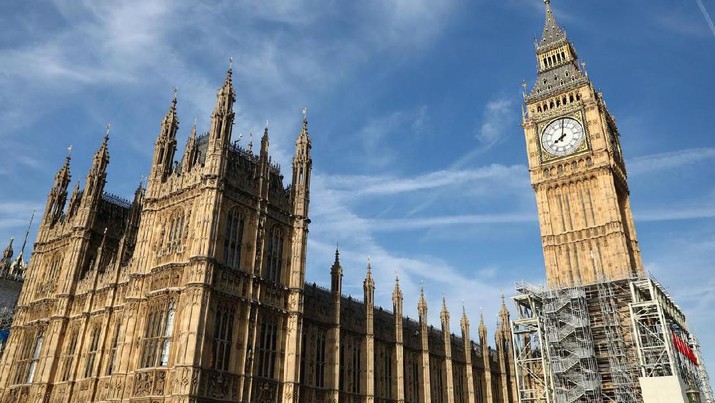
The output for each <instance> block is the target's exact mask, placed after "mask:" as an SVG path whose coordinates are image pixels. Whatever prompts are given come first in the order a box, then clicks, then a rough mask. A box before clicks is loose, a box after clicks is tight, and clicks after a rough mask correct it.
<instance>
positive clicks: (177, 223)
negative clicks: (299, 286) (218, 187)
mask: <svg viewBox="0 0 715 403" xmlns="http://www.w3.org/2000/svg"><path fill="white" fill-rule="evenodd" d="M168 225H169V233H168V238H167V246H168V247H169V249H170V250H174V249H177V248H178V247H179V246H180V245H181V243H182V241H183V237H184V236H185V234H184V216H183V214H181V213H178V214H174V215H173V216H172V218H171V219H170V220H169V224H168ZM245 226H246V220H245V218H244V217H243V216H242V215H241V213H240V212H239V211H238V209H233V210H231V211H230V212H229V213H228V216H227V219H226V226H225V229H224V234H223V263H224V264H225V265H226V266H228V267H230V268H232V269H236V270H238V269H240V268H241V259H242V257H243V246H244V240H243V236H244V232H245ZM265 242H266V245H265V246H266V248H265V258H264V262H263V277H264V278H266V279H268V280H270V281H273V282H275V283H279V282H280V280H281V275H282V268H283V251H284V246H285V244H284V242H285V237H284V235H283V232H282V231H281V230H280V229H279V228H278V227H275V228H274V229H273V230H272V231H270V233H269V234H268V236H267V237H266V241H265Z"/></svg>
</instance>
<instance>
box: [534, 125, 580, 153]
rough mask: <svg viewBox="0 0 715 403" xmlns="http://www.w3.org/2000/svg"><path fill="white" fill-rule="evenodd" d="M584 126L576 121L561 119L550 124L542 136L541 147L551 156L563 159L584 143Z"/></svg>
mask: <svg viewBox="0 0 715 403" xmlns="http://www.w3.org/2000/svg"><path fill="white" fill-rule="evenodd" d="M584 139H585V134H584V131H583V126H581V123H579V122H578V120H576V119H572V118H561V119H556V120H554V121H553V122H551V123H549V125H548V126H546V129H544V132H543V133H542V134H541V146H542V147H543V148H544V150H546V152H548V153H549V154H551V155H554V156H557V157H563V156H566V155H569V154H571V153H573V152H574V151H576V149H577V148H578V147H579V146H580V145H581V144H582V143H583V141H584Z"/></svg>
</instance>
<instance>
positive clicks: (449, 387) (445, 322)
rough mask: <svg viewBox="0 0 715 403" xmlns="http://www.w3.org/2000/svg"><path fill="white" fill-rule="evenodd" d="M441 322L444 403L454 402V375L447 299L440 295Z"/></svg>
mask: <svg viewBox="0 0 715 403" xmlns="http://www.w3.org/2000/svg"><path fill="white" fill-rule="evenodd" d="M439 318H440V322H442V338H443V339H442V340H443V341H444V367H445V371H444V373H445V378H447V379H446V381H447V382H445V391H444V394H446V395H447V399H445V402H446V403H454V375H453V370H452V333H451V332H450V331H449V311H448V310H447V300H446V299H445V297H444V295H443V296H442V311H441V312H440V313H439Z"/></svg>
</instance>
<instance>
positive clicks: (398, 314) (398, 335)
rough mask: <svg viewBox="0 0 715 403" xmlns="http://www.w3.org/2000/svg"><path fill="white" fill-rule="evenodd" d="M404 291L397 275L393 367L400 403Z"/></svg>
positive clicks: (402, 392) (402, 393) (394, 291)
mask: <svg viewBox="0 0 715 403" xmlns="http://www.w3.org/2000/svg"><path fill="white" fill-rule="evenodd" d="M402 301H403V296H402V290H400V279H399V277H397V275H395V289H394V290H393V291H392V311H393V312H394V313H395V364H394V365H393V368H394V371H395V376H394V377H393V379H395V400H396V401H397V402H398V403H402V402H404V401H405V382H404V380H405V367H404V359H405V351H404V343H405V341H404V334H403V329H404V328H403V325H402Z"/></svg>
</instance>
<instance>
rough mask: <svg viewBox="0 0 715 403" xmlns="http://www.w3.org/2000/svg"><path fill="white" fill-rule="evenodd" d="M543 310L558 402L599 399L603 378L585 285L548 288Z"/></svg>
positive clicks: (556, 400) (568, 402) (569, 402)
mask: <svg viewBox="0 0 715 403" xmlns="http://www.w3.org/2000/svg"><path fill="white" fill-rule="evenodd" d="M543 312H544V330H545V333H546V340H547V343H548V352H549V358H550V361H551V365H552V377H553V384H554V397H555V402H556V403H575V402H595V401H598V400H599V397H600V394H601V391H600V389H601V386H600V385H601V382H600V376H599V374H598V371H597V363H596V355H595V352H594V344H593V336H592V334H591V326H590V323H589V315H588V305H587V302H586V292H585V289H584V288H582V287H576V288H566V289H560V290H555V291H549V292H547V293H546V298H545V302H544V311H543Z"/></svg>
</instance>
